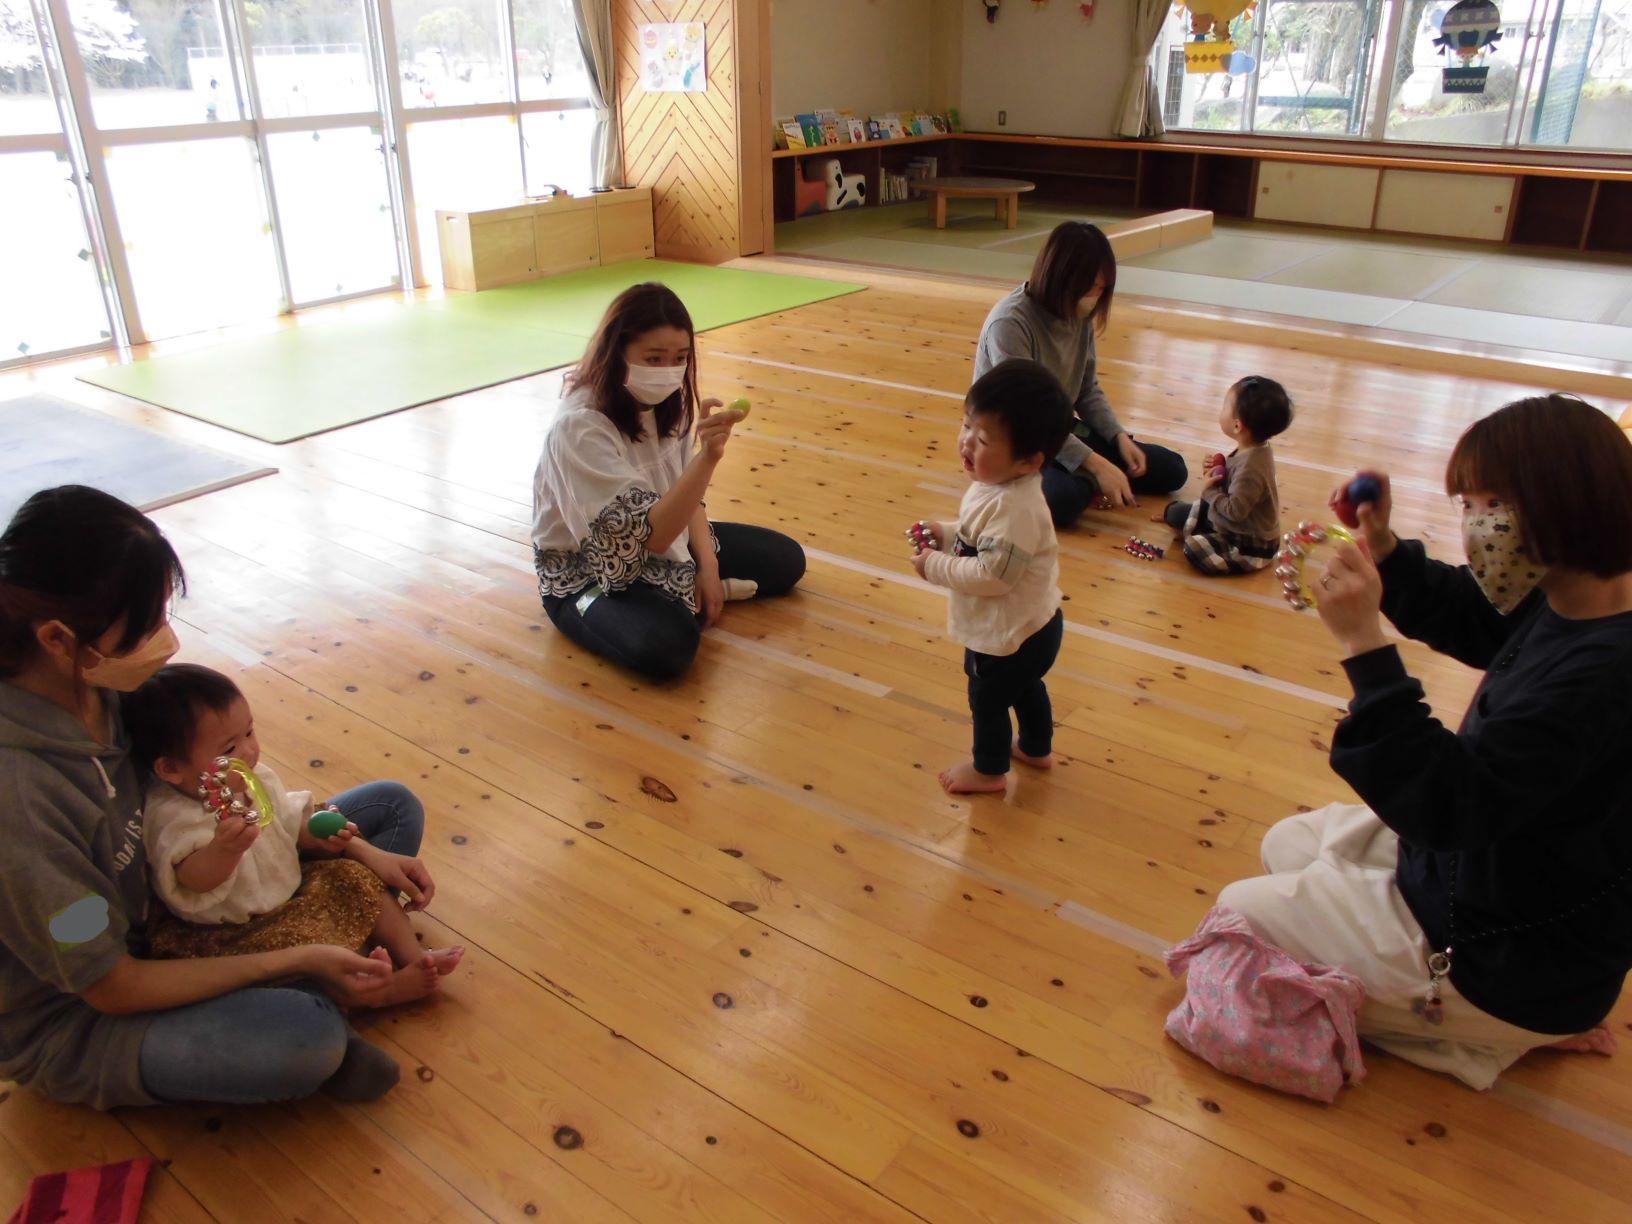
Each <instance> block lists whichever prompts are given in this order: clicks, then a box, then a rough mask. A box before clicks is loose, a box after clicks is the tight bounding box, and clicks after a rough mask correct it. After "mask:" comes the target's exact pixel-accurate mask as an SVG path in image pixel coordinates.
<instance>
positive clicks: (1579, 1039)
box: [1545, 1024, 1620, 1058]
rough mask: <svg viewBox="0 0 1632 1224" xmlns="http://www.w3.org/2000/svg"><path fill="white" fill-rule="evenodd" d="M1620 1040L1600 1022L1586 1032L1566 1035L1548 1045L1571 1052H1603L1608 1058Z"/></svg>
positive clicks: (1552, 1048) (1554, 1048)
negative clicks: (1572, 1035)
mask: <svg viewBox="0 0 1632 1224" xmlns="http://www.w3.org/2000/svg"><path fill="white" fill-rule="evenodd" d="M1619 1044H1620V1043H1619V1042H1617V1041H1616V1040H1615V1034H1614V1033H1612V1032H1610V1031H1609V1029H1607V1028H1606V1027H1605V1026H1604V1025H1602V1024H1600V1025H1599V1026H1598V1027H1597V1028H1595V1029H1588V1030H1587V1031H1586V1032H1585V1033H1577V1034H1576V1035H1575V1036H1574V1037H1566V1038H1564V1040H1563V1041H1555V1042H1553V1043H1552V1044H1551V1045H1549V1046H1546V1047H1545V1048H1546V1049H1549V1050H1564V1051H1566V1052H1568V1053H1571V1054H1602V1055H1603V1056H1604V1057H1605V1058H1608V1057H1609V1056H1610V1055H1611V1054H1613V1053H1615V1050H1616V1048H1617V1047H1618V1046H1619Z"/></svg>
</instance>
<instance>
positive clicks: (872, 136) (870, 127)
mask: <svg viewBox="0 0 1632 1224" xmlns="http://www.w3.org/2000/svg"><path fill="white" fill-rule="evenodd" d="M867 139H868V140H883V139H884V125H883V124H881V123H879V121H878V120H877V119H869V120H867Z"/></svg>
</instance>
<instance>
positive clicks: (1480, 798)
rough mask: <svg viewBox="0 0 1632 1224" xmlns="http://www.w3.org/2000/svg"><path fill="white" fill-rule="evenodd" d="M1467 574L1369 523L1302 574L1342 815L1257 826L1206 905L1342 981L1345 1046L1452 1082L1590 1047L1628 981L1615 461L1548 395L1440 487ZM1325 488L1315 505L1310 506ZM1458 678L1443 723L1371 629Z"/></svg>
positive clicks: (1627, 548)
mask: <svg viewBox="0 0 1632 1224" xmlns="http://www.w3.org/2000/svg"><path fill="white" fill-rule="evenodd" d="M1445 484H1446V490H1447V491H1448V492H1449V493H1450V494H1452V495H1453V496H1454V497H1456V498H1457V499H1458V501H1459V502H1460V503H1461V507H1462V515H1463V521H1462V533H1463V541H1464V544H1465V546H1466V550H1467V556H1468V559H1469V562H1470V564H1468V565H1462V566H1451V565H1446V564H1444V563H1442V562H1439V561H1434V560H1431V559H1430V558H1429V557H1428V556H1427V554H1426V553H1425V552H1424V550H1423V547H1422V545H1421V544H1420V543H1417V542H1416V541H1402V540H1400V539H1399V538H1398V537H1397V536H1395V534H1394V532H1393V531H1392V530H1391V529H1390V527H1389V512H1390V498H1389V492H1388V481H1387V478H1386V477H1383V478H1382V488H1383V493H1382V496H1381V497H1380V498H1379V499H1378V500H1377V501H1376V502H1375V503H1373V504H1371V505H1369V506H1366V507H1363V508H1362V509H1361V511H1360V521H1361V526H1362V528H1363V536H1364V540H1363V545H1362V546H1361V547H1345V548H1342V549H1340V550H1339V551H1338V552H1337V554H1336V555H1335V556H1334V557H1333V559H1332V562H1331V564H1330V565H1329V566H1328V567H1327V569H1326V572H1325V574H1324V575H1323V576H1322V577H1321V578H1320V580H1319V582H1320V586H1321V588H1322V589H1321V590H1320V592H1319V595H1320V606H1319V611H1320V616H1321V619H1322V620H1323V621H1325V623H1326V626H1327V628H1328V629H1330V630H1331V632H1332V635H1333V636H1334V637H1335V638H1336V639H1337V641H1338V643H1339V645H1340V646H1341V647H1342V650H1343V666H1344V669H1345V670H1346V671H1347V673H1348V676H1349V680H1350V683H1351V684H1352V685H1353V687H1354V699H1353V700H1352V701H1351V702H1350V704H1349V714H1348V717H1347V718H1345V719H1344V720H1343V721H1342V723H1341V724H1339V726H1338V729H1337V733H1336V735H1335V736H1334V737H1333V741H1332V755H1331V760H1332V768H1333V769H1334V770H1336V771H1337V773H1338V774H1339V775H1341V776H1342V777H1343V779H1344V780H1345V781H1347V782H1348V783H1349V784H1350V785H1351V786H1353V787H1354V789H1355V791H1356V793H1358V794H1359V796H1360V798H1361V799H1362V800H1363V801H1364V803H1365V805H1366V806H1364V807H1358V806H1349V805H1339V804H1334V805H1332V806H1331V807H1328V808H1324V809H1322V810H1320V811H1318V812H1311V813H1308V814H1306V815H1302V816H1295V817H1293V818H1291V819H1289V820H1285V821H1282V822H1281V823H1279V824H1277V825H1276V826H1275V827H1274V828H1273V829H1271V830H1270V832H1269V833H1268V835H1267V836H1266V837H1265V838H1264V843H1263V849H1262V855H1263V861H1264V866H1265V869H1266V870H1267V871H1268V872H1270V873H1271V874H1269V875H1266V876H1260V877H1258V878H1256V879H1251V880H1243V881H1240V882H1238V883H1236V884H1232V885H1230V886H1229V887H1228V888H1226V889H1225V890H1224V892H1223V893H1222V894H1221V895H1220V897H1219V903H1220V904H1221V905H1223V906H1226V907H1228V908H1230V909H1233V910H1236V911H1237V912H1239V913H1241V914H1243V915H1245V916H1246V917H1247V919H1248V920H1249V921H1250V922H1251V923H1252V925H1253V927H1254V928H1255V929H1256V930H1257V932H1258V933H1259V934H1260V935H1262V936H1263V937H1264V938H1265V939H1267V940H1269V941H1270V942H1272V943H1275V944H1277V945H1279V946H1280V947H1282V948H1284V949H1285V950H1286V951H1288V952H1289V953H1291V954H1292V955H1294V956H1296V957H1298V958H1299V959H1301V960H1305V961H1311V962H1319V963H1323V964H1327V965H1335V966H1338V967H1341V968H1343V969H1347V970H1348V971H1349V972H1351V973H1354V974H1355V975H1356V976H1357V977H1359V978H1360V980H1361V981H1362V983H1363V984H1364V985H1365V987H1366V994H1367V1001H1366V1005H1365V1009H1364V1011H1363V1012H1362V1014H1361V1025H1360V1030H1361V1033H1362V1035H1364V1036H1365V1037H1366V1038H1367V1039H1368V1040H1369V1041H1371V1042H1372V1043H1373V1044H1375V1045H1378V1046H1381V1047H1383V1048H1384V1049H1387V1050H1389V1051H1391V1052H1393V1053H1395V1054H1397V1055H1399V1056H1400V1057H1402V1058H1405V1059H1408V1060H1410V1061H1412V1062H1416V1063H1419V1064H1422V1065H1424V1066H1429V1067H1433V1068H1435V1069H1438V1070H1443V1071H1447V1072H1449V1073H1451V1074H1453V1075H1456V1076H1458V1077H1459V1078H1461V1079H1462V1080H1464V1081H1465V1082H1467V1083H1469V1084H1472V1085H1473V1086H1475V1087H1478V1088H1487V1087H1489V1086H1490V1085H1491V1084H1492V1083H1494V1082H1495V1080H1496V1077H1497V1075H1499V1074H1500V1073H1501V1072H1502V1071H1503V1070H1504V1069H1505V1068H1506V1067H1508V1066H1509V1065H1511V1064H1512V1063H1513V1062H1514V1061H1515V1060H1516V1059H1517V1058H1519V1057H1520V1056H1521V1055H1522V1054H1524V1053H1525V1052H1526V1051H1527V1050H1531V1049H1535V1048H1537V1047H1540V1046H1558V1047H1561V1048H1564V1049H1575V1050H1591V1051H1595V1052H1598V1053H1602V1054H1608V1053H1610V1052H1611V1051H1612V1050H1613V1049H1614V1041H1613V1038H1612V1037H1611V1036H1610V1034H1609V1032H1608V1030H1607V1029H1605V1028H1603V1027H1602V1022H1603V1020H1604V1019H1605V1017H1606V1016H1608V1014H1609V1012H1610V1009H1611V1008H1612V1007H1613V1006H1614V1005H1615V1002H1616V1000H1617V999H1618V998H1619V996H1620V991H1621V986H1622V983H1623V981H1624V979H1625V977H1626V974H1627V971H1628V969H1629V968H1632V790H1629V788H1628V786H1627V783H1626V765H1627V762H1628V760H1629V759H1632V445H1628V443H1627V440H1626V438H1625V437H1623V436H1622V434H1621V431H1620V430H1619V429H1618V428H1617V427H1616V426H1615V425H1614V424H1613V423H1612V422H1611V421H1610V419H1609V418H1608V417H1607V416H1605V415H1604V414H1603V413H1602V412H1600V411H1598V410H1597V409H1596V408H1594V407H1592V406H1591V405H1589V404H1586V403H1583V402H1582V401H1581V400H1579V399H1576V398H1574V397H1573V396H1567V395H1548V396H1537V397H1534V398H1531V399H1523V400H1518V401H1516V402H1514V403H1511V404H1508V405H1507V406H1506V407H1504V408H1502V409H1501V410H1500V411H1498V412H1495V413H1493V414H1492V415H1490V416H1488V417H1486V418H1485V419H1483V420H1481V421H1479V422H1477V423H1476V424H1474V425H1473V426H1472V427H1470V428H1469V429H1468V430H1467V432H1466V433H1464V434H1463V435H1462V437H1461V439H1460V440H1459V441H1458V442H1457V444H1456V448H1455V450H1454V451H1453V452H1452V455H1451V459H1450V464H1449V466H1448V468H1447V470H1446V481H1445ZM1335 496H1336V495H1335V494H1334V500H1335ZM1384 615H1386V616H1387V617H1388V619H1389V620H1390V621H1391V622H1393V624H1394V627H1395V628H1396V629H1398V630H1399V631H1400V632H1401V633H1402V634H1404V635H1405V636H1407V637H1410V638H1415V639H1416V640H1418V641H1421V642H1424V643H1426V644H1427V645H1428V646H1430V647H1432V648H1433V649H1434V650H1437V651H1439V652H1441V653H1443V654H1447V655H1450V656H1451V657H1452V658H1455V659H1458V660H1460V661H1461V662H1463V663H1465V664H1467V665H1468V666H1470V667H1475V668H1479V669H1480V670H1482V671H1483V672H1484V679H1483V680H1482V681H1481V683H1480V685H1479V689H1478V692H1477V693H1476V694H1475V696H1474V699H1473V702H1472V704H1471V705H1470V707H1469V708H1468V710H1467V712H1466V714H1464V716H1463V719H1462V723H1461V726H1460V727H1459V728H1457V729H1456V730H1452V729H1451V728H1450V727H1448V726H1446V725H1444V724H1443V723H1441V722H1439V721H1438V719H1436V718H1435V717H1434V715H1433V712H1432V711H1431V710H1430V709H1429V708H1428V705H1427V704H1426V703H1425V701H1424V700H1423V690H1422V686H1421V684H1419V683H1418V682H1417V681H1416V680H1415V679H1414V678H1412V676H1411V675H1410V674H1409V673H1408V672H1407V671H1406V669H1405V666H1404V664H1403V662H1402V661H1401V659H1400V656H1399V653H1398V651H1397V650H1396V649H1395V648H1394V647H1393V646H1392V645H1390V644H1389V642H1388V640H1387V639H1386V638H1385V637H1384V634H1383V629H1382V623H1381V618H1382V616H1384Z"/></svg>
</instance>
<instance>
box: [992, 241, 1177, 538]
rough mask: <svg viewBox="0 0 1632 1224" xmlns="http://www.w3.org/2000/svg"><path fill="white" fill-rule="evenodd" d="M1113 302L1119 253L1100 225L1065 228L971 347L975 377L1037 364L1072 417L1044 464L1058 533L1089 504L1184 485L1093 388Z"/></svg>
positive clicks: (1172, 458) (1164, 456)
mask: <svg viewBox="0 0 1632 1224" xmlns="http://www.w3.org/2000/svg"><path fill="white" fill-rule="evenodd" d="M1115 295H1116V253H1115V252H1114V251H1113V250H1111V244H1110V240H1109V239H1107V238H1106V237H1105V234H1104V231H1102V230H1101V229H1100V228H1099V227H1098V226H1097V225H1090V224H1089V223H1088V222H1086V221H1064V222H1061V223H1060V224H1059V225H1057V226H1055V227H1054V230H1053V232H1052V233H1050V234H1049V236H1048V241H1047V242H1045V243H1044V244H1043V249H1042V250H1040V251H1038V252H1037V259H1036V261H1035V262H1034V263H1033V264H1032V268H1031V279H1030V280H1028V281H1027V282H1026V283H1025V284H1023V285H1021V286H1020V287H1019V288H1018V289H1016V290H1014V291H1013V292H1012V293H1010V294H1009V295H1008V296H1007V297H1005V298H1003V299H1002V300H1001V301H999V302H998V303H997V305H996V306H993V307H992V310H991V313H990V314H988V315H987V316H986V322H985V323H983V324H982V325H981V328H980V340H979V342H978V344H977V345H976V347H975V371H974V375H975V378H977V379H978V378H980V377H981V376H982V375H984V374H985V373H986V372H987V371H988V370H990V369H991V368H992V367H993V366H996V365H1000V364H1002V363H1003V362H1005V361H1008V360H1009V359H1010V358H1012V357H1025V358H1029V359H1030V360H1032V361H1038V362H1041V363H1042V364H1043V365H1044V366H1046V367H1047V369H1048V371H1049V373H1051V374H1053V375H1054V377H1055V378H1057V379H1059V380H1060V386H1062V387H1064V388H1065V394H1066V396H1067V397H1068V398H1069V399H1070V400H1071V403H1072V404H1073V406H1074V408H1075V412H1076V420H1075V421H1074V422H1073V423H1072V433H1071V435H1070V436H1069V437H1067V438H1066V440H1065V445H1064V446H1062V447H1061V448H1060V451H1059V454H1058V455H1056V456H1055V457H1054V458H1053V459H1052V461H1051V462H1049V463H1047V464H1045V465H1044V466H1043V496H1044V497H1045V498H1047V499H1048V508H1049V512H1050V513H1051V514H1052V515H1053V516H1054V523H1055V525H1056V526H1058V527H1069V526H1071V524H1073V523H1075V522H1076V521H1077V519H1079V518H1080V517H1081V516H1082V512H1083V511H1084V510H1086V509H1088V507H1089V506H1092V505H1098V506H1101V507H1104V508H1113V507H1117V506H1133V505H1136V504H1137V502H1136V501H1135V497H1136V496H1137V495H1138V494H1140V493H1172V492H1174V491H1175V490H1177V489H1180V488H1182V487H1183V486H1184V482H1185V481H1186V480H1187V479H1189V475H1190V473H1189V471H1188V470H1187V469H1186V467H1185V463H1184V457H1183V456H1182V455H1180V454H1178V453H1177V452H1176V451H1171V450H1168V449H1167V447H1165V446H1155V445H1152V444H1151V443H1148V442H1146V443H1141V442H1136V441H1134V437H1133V435H1132V434H1130V433H1129V432H1128V431H1127V430H1126V429H1124V428H1123V426H1122V422H1121V421H1119V420H1117V417H1116V413H1115V411H1113V410H1112V408H1111V401H1110V400H1109V399H1107V398H1106V396H1105V391H1104V388H1102V387H1101V386H1100V385H1099V374H1098V357H1097V354H1096V352H1095V337H1096V336H1097V335H1098V334H1099V333H1101V332H1103V331H1104V330H1105V324H1106V322H1107V321H1108V320H1109V318H1110V315H1111V299H1112V298H1113V297H1115Z"/></svg>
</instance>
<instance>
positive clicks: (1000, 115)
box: [997, 110, 1009, 127]
mask: <svg viewBox="0 0 1632 1224" xmlns="http://www.w3.org/2000/svg"><path fill="white" fill-rule="evenodd" d="M1008 123H1009V112H1008V111H1006V110H1001V111H998V112H997V126H998V127H1007V126H1008Z"/></svg>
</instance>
